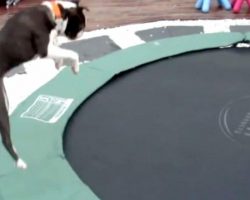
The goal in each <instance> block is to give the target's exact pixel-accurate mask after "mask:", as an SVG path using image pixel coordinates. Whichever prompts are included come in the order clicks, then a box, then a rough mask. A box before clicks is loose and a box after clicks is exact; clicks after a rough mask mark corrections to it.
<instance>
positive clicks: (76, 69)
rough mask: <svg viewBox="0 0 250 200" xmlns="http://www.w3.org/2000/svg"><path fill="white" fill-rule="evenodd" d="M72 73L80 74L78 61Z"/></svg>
mask: <svg viewBox="0 0 250 200" xmlns="http://www.w3.org/2000/svg"><path fill="white" fill-rule="evenodd" d="M72 71H73V72H74V73H75V74H78V73H79V71H80V67H79V62H78V61H75V62H74V63H73V65H72Z"/></svg>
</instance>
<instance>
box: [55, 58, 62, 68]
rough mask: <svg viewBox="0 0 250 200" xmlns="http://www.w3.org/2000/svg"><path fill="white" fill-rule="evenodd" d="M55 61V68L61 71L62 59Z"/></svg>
mask: <svg viewBox="0 0 250 200" xmlns="http://www.w3.org/2000/svg"><path fill="white" fill-rule="evenodd" d="M54 61H55V67H56V69H60V67H61V66H62V65H63V60H62V59H57V60H54Z"/></svg>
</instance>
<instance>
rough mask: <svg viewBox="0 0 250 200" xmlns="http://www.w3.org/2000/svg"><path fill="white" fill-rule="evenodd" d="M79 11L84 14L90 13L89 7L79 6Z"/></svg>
mask: <svg viewBox="0 0 250 200" xmlns="http://www.w3.org/2000/svg"><path fill="white" fill-rule="evenodd" d="M77 10H78V12H83V11H84V10H86V11H88V12H89V8H88V7H87V6H78V7H77Z"/></svg>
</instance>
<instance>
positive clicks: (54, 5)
mask: <svg viewBox="0 0 250 200" xmlns="http://www.w3.org/2000/svg"><path fill="white" fill-rule="evenodd" d="M51 5H52V11H53V13H54V15H55V18H56V19H60V18H62V13H61V10H60V8H59V5H58V4H57V3H56V2H55V1H52V2H51Z"/></svg>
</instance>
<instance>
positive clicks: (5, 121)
mask: <svg viewBox="0 0 250 200" xmlns="http://www.w3.org/2000/svg"><path fill="white" fill-rule="evenodd" d="M7 99H8V98H7V93H6V90H5V87H4V82H3V77H1V78H0V133H1V136H2V142H3V144H4V146H5V148H6V150H7V151H8V152H9V153H10V155H11V156H12V157H13V159H15V160H16V161H17V160H18V156H17V154H16V152H15V151H14V149H13V146H12V141H11V137H10V122H9V114H8V110H7V104H8V103H7V102H8V100H7Z"/></svg>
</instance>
